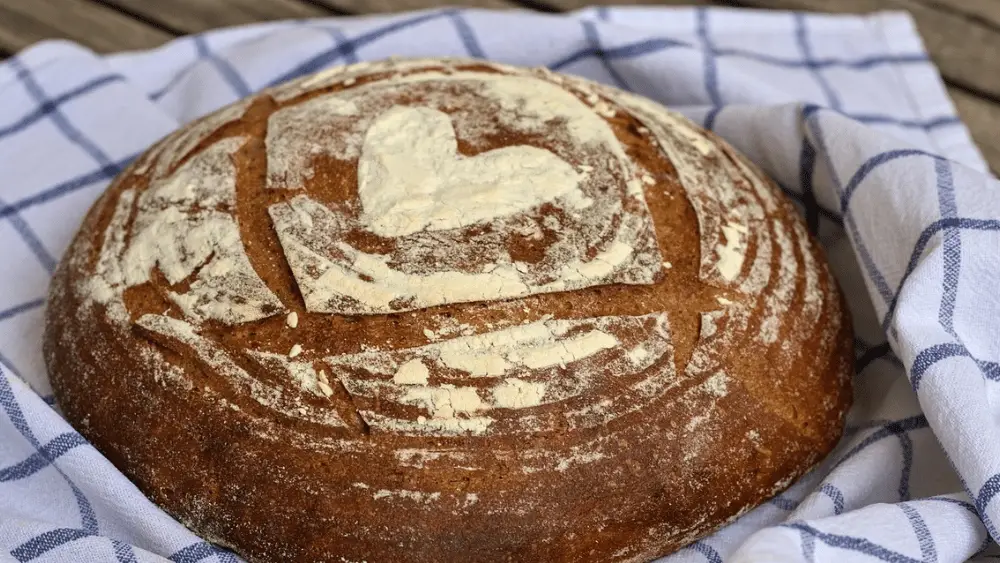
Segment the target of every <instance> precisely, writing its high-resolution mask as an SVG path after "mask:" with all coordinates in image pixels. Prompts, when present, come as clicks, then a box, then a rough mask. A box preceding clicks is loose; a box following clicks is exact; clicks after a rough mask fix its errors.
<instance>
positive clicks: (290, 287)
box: [46, 59, 852, 562]
mask: <svg viewBox="0 0 1000 563" xmlns="http://www.w3.org/2000/svg"><path fill="white" fill-rule="evenodd" d="M52 300H53V306H52V307H53V308H52V310H53V311H57V312H58V311H64V312H65V311H68V312H70V313H66V314H64V315H61V316H60V315H58V314H56V313H53V314H52V315H50V317H49V319H48V322H49V325H50V326H49V328H47V339H46V357H47V361H48V362H49V366H50V370H51V372H52V378H53V383H54V387H55V389H56V391H57V394H58V397H59V401H60V405H61V406H62V407H63V408H64V410H65V412H66V413H67V416H68V417H69V418H70V420H74V421H77V422H79V421H85V423H86V428H87V430H86V435H87V437H88V438H90V439H91V440H92V441H94V443H95V444H96V445H98V447H99V448H101V450H102V452H106V453H107V454H108V455H109V457H110V458H112V460H113V461H114V462H115V463H116V464H118V465H119V466H123V467H124V468H125V470H126V472H127V473H128V474H129V476H130V477H131V478H132V479H133V480H134V481H135V482H136V483H137V484H139V485H140V487H142V488H143V490H144V491H146V492H147V493H149V494H150V495H152V496H153V497H154V499H155V500H157V502H159V503H160V504H161V505H163V506H164V507H165V508H166V509H167V510H168V511H170V512H171V513H172V514H175V515H177V516H178V517H180V518H182V519H183V520H184V521H185V522H186V523H188V524H190V525H191V526H192V527H193V528H195V529H196V530H197V531H199V532H200V533H202V534H205V535H207V536H208V537H212V538H214V539H217V540H220V541H221V542H223V543H225V544H227V545H233V546H235V547H237V548H238V549H239V550H240V552H241V554H243V555H245V556H247V557H248V558H249V559H250V560H253V561H266V560H274V559H275V558H278V559H281V560H289V561H293V560H302V561H313V560H326V559H331V560H343V561H361V560H364V559H367V560H394V561H395V560H399V561H403V560H413V561H445V560H458V559H462V560H466V559H467V560H469V561H495V560H503V558H504V557H507V556H511V555H510V554H512V553H513V554H514V556H511V557H513V558H514V559H516V560H532V561H567V562H568V561H593V560H601V561H615V562H628V561H636V562H641V561H648V560H650V559H652V558H654V557H656V556H659V555H662V554H665V553H667V552H668V551H671V550H673V549H676V548H678V547H680V546H681V545H683V544H685V543H687V542H689V541H691V540H693V539H695V538H697V537H700V536H702V535H704V534H706V533H708V532H710V531H711V530H713V529H715V528H716V527H718V526H719V525H721V524H723V523H724V522H726V521H728V520H730V519H732V518H734V517H736V516H737V515H739V514H741V513H743V512H744V511H746V510H748V509H749V508H751V507H753V506H755V505H756V504H759V503H760V502H761V501H762V500H763V499H764V498H766V497H768V496H770V495H771V494H773V493H774V492H776V491H778V490H780V489H782V488H783V487H785V486H787V485H788V483H789V482H790V481H791V480H792V479H794V478H795V477H797V476H798V475H801V474H802V473H803V472H805V471H806V470H807V469H808V468H809V467H811V466H812V465H814V464H815V463H816V462H817V461H818V460H819V459H820V457H821V456H822V455H823V454H824V453H825V452H827V451H829V449H830V448H831V447H832V446H833V444H834V443H835V441H836V438H837V436H838V435H839V431H840V427H841V426H840V425H841V422H842V419H843V415H844V412H846V408H847V402H848V400H849V399H848V395H849V383H848V374H849V372H850V358H851V357H852V356H851V339H850V328H849V320H848V317H847V315H846V312H845V311H844V310H843V309H842V302H841V300H840V296H839V293H838V290H837V288H836V284H835V281H834V280H833V277H832V275H831V274H830V272H829V270H828V268H827V267H826V265H825V264H824V263H823V260H822V253H821V251H820V250H819V249H818V246H817V244H816V243H815V241H813V240H811V239H810V236H809V234H808V233H807V231H806V229H805V227H804V224H803V222H802V221H801V219H800V218H799V217H797V216H796V215H795V212H794V210H793V208H792V207H791V205H790V204H789V203H788V202H787V201H786V200H784V199H783V198H782V197H781V195H780V193H779V192H778V190H777V188H776V186H775V185H774V183H773V182H771V181H770V180H768V179H767V177H766V176H765V175H764V174H763V173H762V172H761V171H759V170H758V169H757V168H756V167H755V166H754V165H753V164H751V163H750V162H748V161H747V160H746V159H745V158H744V157H743V156H741V155H740V154H738V153H736V152H735V151H734V150H733V149H732V148H730V147H729V146H728V145H727V144H726V143H725V142H724V141H722V140H721V139H719V138H718V137H716V136H715V135H713V134H712V133H709V132H706V131H704V130H702V129H700V128H699V127H697V126H696V125H694V124H693V123H691V122H689V121H688V120H687V119H686V118H684V117H682V116H680V115H679V114H676V113H674V112H672V111H670V110H667V109H665V108H662V107H660V106H659V105H657V104H655V103H654V102H651V101H649V100H646V99H644V98H640V97H638V96H635V95H632V94H628V93H625V92H621V91H619V90H616V89H613V88H610V87H607V86H602V85H599V84H595V83H592V82H589V81H585V80H582V79H577V78H573V77H569V76H562V75H556V74H553V73H551V72H549V71H547V70H545V69H521V68H516V67H510V66H506V65H502V64H496V63H488V62H483V61H471V60H458V59H454V60H450V59H444V60H442V59H426V60H404V61H386V62H381V63H362V64H357V65H351V66H347V67H339V68H336V69H333V70H330V71H327V72H323V73H320V74H317V75H314V76H310V77H305V78H302V79H300V80H297V81H294V82H291V83H289V84H285V85H282V86H278V87H276V88H272V89H270V90H266V91H264V92H261V93H260V94H258V95H256V96H253V97H251V98H248V99H247V100H244V101H241V102H239V103H237V104H234V105H232V106H229V107H227V108H224V109H222V110H220V111H219V112H217V113H214V114H212V115H209V116H206V117H204V118H202V119H200V120H198V121H196V122H194V123H192V124H190V125H189V126H187V127H185V128H182V129H180V130H179V131H177V132H175V133H173V134H171V135H169V136H168V137H166V138H165V139H164V140H162V141H161V142H159V143H158V144H157V145H155V146H153V147H152V148H151V149H150V150H149V151H147V153H146V154H144V155H143V156H142V157H140V159H139V160H138V161H137V162H136V163H135V164H134V165H133V166H132V167H131V168H130V169H129V170H127V171H126V172H125V173H124V174H123V175H121V176H120V177H119V178H117V179H116V181H115V182H114V183H113V184H112V186H111V187H110V188H109V189H108V191H107V192H106V194H105V196H104V197H102V198H101V199H100V200H99V201H98V203H97V204H96V205H95V207H94V209H93V210H92V212H91V213H90V215H89V216H88V218H87V220H86V222H85V223H84V226H83V228H82V229H81V232H80V234H79V235H78V237H77V238H76V239H75V240H74V242H73V245H72V247H71V248H70V250H69V252H68V254H67V258H66V259H65V260H64V261H63V263H62V265H61V266H60V269H59V271H58V272H57V275H56V277H55V278H54V282H53V289H52ZM70 365H72V366H77V367H76V368H74V370H73V371H70V370H67V369H65V367H64V366H70ZM108 382H111V383H108ZM106 397H110V398H109V399H107V400H106ZM105 403H106V404H105ZM164 454H165V455H167V456H170V457H171V458H172V459H173V458H176V459H185V460H187V459H190V460H191V463H190V465H188V464H184V465H185V467H176V468H175V467H173V466H172V465H171V464H164V463H162V462H161V457H162V456H163V455H164ZM304 513H308V514H309V515H310V517H311V518H313V519H314V520H315V521H314V522H313V521H310V522H307V523H303V522H302V520H301V514H304ZM297 515H298V516H297ZM293 536H294V537H293ZM583 536H586V537H585V538H584V540H585V541H580V539H581V537H583Z"/></svg>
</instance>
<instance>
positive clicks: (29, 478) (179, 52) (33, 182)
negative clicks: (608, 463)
mask: <svg viewBox="0 0 1000 563" xmlns="http://www.w3.org/2000/svg"><path fill="white" fill-rule="evenodd" d="M390 55H399V56H424V55H457V56H471V57H482V58H487V59H493V60H497V61H502V62H507V63H514V64H521V65H544V66H547V67H549V68H550V69H553V70H558V71H561V72H566V73H572V74H578V75H582V76H585V77H588V78H591V79H594V80H597V81H600V82H604V83H608V84H612V85H615V86H618V87H621V88H625V89H628V90H632V91H635V92H638V93H640V94H644V95H646V96H649V97H651V98H654V99H656V100H659V101H661V102H663V103H665V104H667V105H669V106H672V107H674V108H676V109H678V110H680V111H682V112H684V113H685V114H687V115H688V116H689V117H691V118H692V119H693V120H695V121H696V122H698V123H700V124H702V125H704V126H705V127H707V128H709V129H712V130H714V131H715V132H717V133H719V134H720V135H722V136H723V137H725V138H727V139H729V140H730V141H731V142H732V143H733V144H735V145H736V146H737V147H738V148H740V149H741V150H742V151H744V152H745V153H746V154H747V155H748V156H749V157H750V158H751V159H753V160H754V161H756V162H757V163H758V164H760V165H761V166H762V167H763V168H764V169H765V170H766V171H767V172H768V173H770V174H771V175H772V176H773V177H774V178H775V179H776V180H777V181H778V182H779V183H780V184H781V186H782V189H783V190H785V191H786V193H787V194H788V195H789V196H790V197H791V198H793V200H795V201H796V202H797V203H798V204H799V205H800V208H801V211H802V213H804V215H805V217H806V220H807V223H808V225H809V227H810V229H811V230H812V231H813V232H814V233H815V234H816V235H817V236H818V237H819V239H820V240H821V241H822V242H823V244H824V246H825V247H826V249H827V252H828V254H829V257H830V261H831V263H832V264H833V267H834V270H835V273H836V276H837V278H838V280H839V282H840V284H841V286H842V287H843V289H844V291H845V293H846V295H847V297H848V300H849V302H850V308H851V310H852V313H853V316H854V322H855V326H856V336H857V339H856V342H855V348H856V353H857V370H856V371H857V373H856V376H855V378H854V386H855V405H854V407H853V408H852V410H851V412H850V415H849V419H848V425H847V429H846V432H845V435H844V438H843V440H842V441H841V443H840V445H839V446H838V447H837V449H836V450H835V451H834V453H833V454H832V455H831V456H829V458H828V459H827V460H826V461H824V462H823V463H822V464H821V465H819V466H818V467H817V468H816V469H815V470H813V471H812V472H810V473H809V474H808V475H807V476H806V477H804V478H803V479H801V480H800V481H799V482H797V483H795V484H794V485H793V486H792V487H791V488H790V489H788V490H787V491H784V492H783V493H781V494H780V495H778V496H777V497H775V498H773V499H771V500H770V501H769V502H766V503H765V504H763V505H762V506H760V507H759V508H757V509H755V510H753V511H751V512H750V513H748V514H746V515H744V516H743V517H741V518H740V519H738V520H737V521H735V522H734V523H733V524H731V525H729V526H727V527H726V528H724V529H722V530H720V531H718V532H717V533H715V534H713V535H711V536H709V537H706V538H703V539H701V540H700V541H697V542H695V543H694V544H692V545H690V546H688V547H687V548H685V549H683V550H681V551H680V552H678V553H676V554H674V555H672V556H670V557H668V558H666V559H665V561H670V562H671V563H674V562H702V561H707V562H709V563H718V562H722V561H726V562H737V561H739V562H757V561H820V562H827V561H829V562H853V561H893V562H915V561H939V562H945V561H965V560H970V559H971V560H988V559H992V558H993V554H995V553H998V551H996V545H995V542H994V540H995V539H998V538H1000V531H998V526H1000V499H998V498H997V497H998V496H1000V495H998V494H997V493H998V492H1000V381H998V380H1000V364H998V361H1000V297H998V295H1000V286H998V284H1000V184H998V182H997V181H996V180H995V179H994V178H993V177H992V176H991V175H990V174H989V173H988V171H987V168H986V164H985V163H984V162H983V160H982V157H981V156H980V154H979V152H978V151H977V149H976V148H975V146H974V145H973V144H972V142H971V140H970V138H969V135H968V132H967V130H966V128H965V126H964V125H963V124H962V123H961V121H960V120H959V119H958V118H957V117H956V113H955V109H954V107H953V106H952V104H951V102H950V100H949V98H948V97H947V95H946V93H945V90H944V87H943V84H942V82H941V79H940V77H939V75H938V73H937V71H936V69H935V67H934V66H933V64H932V63H931V61H930V60H929V59H928V57H927V54H926V52H925V50H924V48H923V46H922V43H921V41H920V38H919V35H918V34H917V32H916V30H915V28H914V26H913V23H912V21H911V20H910V19H909V17H908V16H906V15H905V14H898V13H885V14H875V15H869V16H863V17H861V16H826V15H815V14H811V15H805V14H798V13H787V12H753V11H735V10H728V9H698V8H652V7H646V8H639V7H634V8H628V7H623V8H610V9H609V8H595V9H587V10H583V11H580V12H576V13H571V14H565V15H545V14H534V13H527V12H490V11H480V10H459V9H445V10H439V11H430V12H419V13H409V14H401V15H394V16H379V17H364V18H339V19H323V20H309V21H289V22H279V23H269V24H261V25H255V26H249V27H241V28H234V29H224V30H218V31H213V32H210V33H206V34H202V35H196V36H191V37H185V38H181V39H178V40H176V41H174V42H172V43H170V44H168V45H166V46H164V47H162V48H159V49H154V50H151V51H146V52H138V53H125V54H118V55H112V56H100V55H96V54H94V53H92V52H90V51H88V50H87V49H85V48H83V47H80V46H78V45H74V44H71V43H67V42H59V41H52V42H46V43H42V44H39V45H37V46H34V47H32V48H30V49H28V50H26V51H24V52H22V53H20V54H18V55H17V56H15V57H12V58H10V59H8V60H6V61H4V62H2V63H0V371H2V373H3V375H2V377H0V558H2V559H4V560H7V559H11V560H16V561H22V562H23V561H39V562H44V561H72V562H92V561H93V562H97V561H120V562H133V561H164V560H169V561H174V562H177V563H180V562H193V561H225V562H232V561H237V560H238V558H237V557H236V556H235V555H233V554H231V553H229V552H228V551H226V550H224V549H222V548H219V547H216V546H214V545H212V544H210V543H208V542H206V541H203V540H202V539H200V538H198V537H197V536H195V535H194V534H192V533H191V532H189V531H188V530H186V529H185V528H184V527H183V526H181V525H180V524H178V523H177V522H176V521H175V520H173V519H172V518H170V517H169V516H167V515H166V514H165V513H163V512H162V511H160V510H159V509H158V508H157V507H155V506H154V505H153V504H151V503H150V502H149V501H148V500H147V499H146V498H145V497H143V495H142V494H141V493H140V492H139V491H138V490H137V489H136V488H135V487H134V486H133V485H132V484H131V483H130V482H129V481H128V480H127V479H126V478H125V477H124V476H123V475H122V474H121V473H119V472H118V471H117V470H116V469H115V468H114V467H113V466H112V465H111V464H110V463H109V462H108V461H106V460H105V459H104V458H103V457H102V456H101V455H100V454H99V453H98V452H97V451H96V450H95V449H94V448H93V447H92V446H90V445H89V444H88V443H87V442H86V440H84V439H83V438H82V437H81V436H80V435H79V434H78V433H77V432H75V431H74V430H73V429H72V428H71V427H70V426H69V425H67V424H66V422H65V421H64V420H63V419H62V418H61V417H60V416H59V414H58V412H57V410H56V409H54V407H53V400H52V392H51V388H50V386H49V385H48V382H47V378H46V374H45V367H44V365H43V362H42V357H41V339H42V328H43V317H44V312H43V311H44V300H45V292H46V286H47V282H48V278H49V276H50V275H51V273H52V271H53V268H54V267H55V264H56V261H57V260H58V258H59V256H60V254H61V253H62V252H63V250H64V249H65V248H66V245H67V243H68V241H69V240H70V238H71V237H72V235H73V233H74V231H75V229H76V227H77V225H78V224H79V221H80V219H81V218H82V216H83V214H84V212H85V211H86V209H87V208H88V207H89V205H90V204H91V202H93V200H94V199H95V198H96V197H97V195H98V194H100V192H101V190H103V188H104V187H105V186H106V185H107V183H108V181H109V180H110V179H111V178H112V177H113V176H114V175H115V174H116V173H117V172H118V171H120V170H121V169H122V168H123V167H124V166H125V165H127V164H128V163H129V162H130V161H131V160H132V159H133V158H135V156H136V155H137V154H138V153H140V152H142V151H143V150H144V149H145V148H146V147H147V146H148V145H149V144H151V143H152V142H153V141H155V140H157V139H159V138H160V137H162V136H164V135H165V134H167V133H169V132H170V131H171V130H173V129H175V128H177V127H179V126H180V125H182V124H184V123H185V122H188V121H190V120H192V119H194V118H196V117H198V116H200V115H203V114H205V113H207V112H210V111H212V110H214V109H216V108H218V107H220V106H223V105H225V104H227V103H229V102H232V101H234V100H236V99H238V98H241V97H243V96H246V95H247V94H249V93H251V92H254V91H256V90H258V89H261V88H264V87H266V86H269V85H273V84H276V83H279V82H282V81H285V80H288V79H291V78H294V77H297V76H301V75H303V74H305V73H310V72H313V71H318V70H320V69H323V68H327V67H330V66H333V65H339V64H344V63H351V62H356V61H362V60H371V59H378V58H383V57H387V56H390ZM782 376H783V377H795V374H794V373H788V374H783V375H782ZM164 461H165V462H167V463H184V460H164ZM991 538H992V539H991Z"/></svg>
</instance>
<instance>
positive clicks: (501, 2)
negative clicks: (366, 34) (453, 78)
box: [315, 0, 521, 14]
mask: <svg viewBox="0 0 1000 563" xmlns="http://www.w3.org/2000/svg"><path fill="white" fill-rule="evenodd" d="M315 1H316V2H317V3H320V4H323V5H324V6H329V7H331V8H334V9H337V10H344V11H347V12H351V13H358V14H361V13H371V14H380V13H388V12H403V11H406V10H426V9H429V8H442V7H446V6H466V7H476V8H491V9H499V10H508V9H512V8H520V7H521V6H519V5H518V4H517V3H515V2H513V1H509V0H468V1H462V0H457V1H456V0H446V1H444V2H442V1H440V0H315Z"/></svg>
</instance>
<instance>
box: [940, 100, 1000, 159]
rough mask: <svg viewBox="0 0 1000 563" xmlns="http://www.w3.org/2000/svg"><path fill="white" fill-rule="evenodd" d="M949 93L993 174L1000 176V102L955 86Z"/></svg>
mask: <svg viewBox="0 0 1000 563" xmlns="http://www.w3.org/2000/svg"><path fill="white" fill-rule="evenodd" d="M948 94H950V95H951V99H952V100H953V101H954V102H955V108H956V109H958V114H959V116H961V118H962V121H963V122H965V124H966V126H967V127H968V128H969V133H971V134H972V138H973V140H975V141H976V144H977V145H979V149H980V150H981V151H982V152H983V156H984V157H985V158H986V162H988V163H989V165H990V168H991V169H992V170H993V174H994V175H997V176H1000V135H998V134H997V132H998V131H1000V104H996V103H993V102H990V101H988V100H984V99H983V98H981V97H979V96H976V95H974V94H970V93H968V92H966V91H964V90H960V89H958V88H954V87H949V88H948Z"/></svg>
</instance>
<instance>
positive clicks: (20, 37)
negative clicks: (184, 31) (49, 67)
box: [0, 0, 173, 52]
mask: <svg viewBox="0 0 1000 563" xmlns="http://www.w3.org/2000/svg"><path fill="white" fill-rule="evenodd" d="M172 37H173V36H172V35H171V34H169V33H167V32H165V31H162V30H159V29H156V28H155V27H153V26H150V25H147V24H144V23H142V22H140V21H137V20H135V19H133V18H130V17H128V16H125V15H123V14H120V13H118V12H117V11H115V10H114V9H111V8H108V7H106V6H102V5H100V4H95V3H92V2H88V1H87V0H2V1H0V49H5V50H8V51H17V50H20V49H23V48H24V47H27V46H28V45H31V44H32V43H35V42H36V41H41V40H43V39H53V38H63V39H70V40H73V41H76V42H78V43H81V44H83V45H86V46H88V47H90V48H91V49H94V50H95V51H98V52H109V51H126V50H131V49H148V48H151V47H155V46H157V45H160V44H161V43H163V42H164V41H167V40H169V39H171V38H172Z"/></svg>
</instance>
